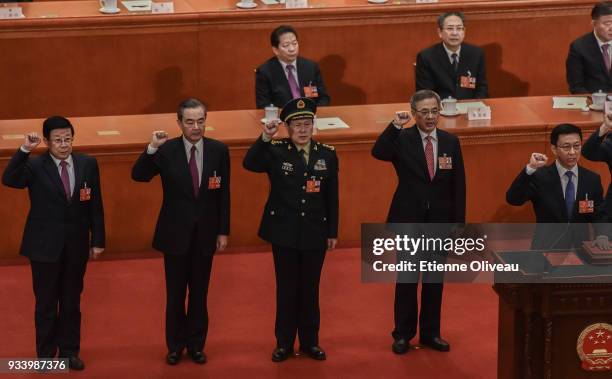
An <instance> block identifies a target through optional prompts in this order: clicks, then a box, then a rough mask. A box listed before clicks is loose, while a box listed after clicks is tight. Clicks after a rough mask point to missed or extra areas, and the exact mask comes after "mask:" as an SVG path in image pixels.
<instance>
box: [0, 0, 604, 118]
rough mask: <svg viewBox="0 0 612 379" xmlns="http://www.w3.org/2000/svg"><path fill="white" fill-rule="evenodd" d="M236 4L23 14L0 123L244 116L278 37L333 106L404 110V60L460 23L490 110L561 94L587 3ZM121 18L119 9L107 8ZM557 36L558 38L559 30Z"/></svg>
mask: <svg viewBox="0 0 612 379" xmlns="http://www.w3.org/2000/svg"><path fill="white" fill-rule="evenodd" d="M236 1H237V0H222V1H221V0H176V1H175V2H174V4H175V9H176V13H175V14H171V15H151V14H128V12H127V11H126V10H125V9H122V12H121V13H120V14H117V15H104V14H101V13H99V12H98V8H99V3H98V2H97V1H92V0H88V1H52V2H34V3H24V4H22V5H23V7H24V12H25V14H26V16H27V18H26V19H23V20H2V21H0V43H1V45H2V48H3V52H4V53H3V54H0V72H2V73H3V74H2V76H1V78H2V86H3V90H2V91H1V92H0V104H2V107H0V119H23V118H37V117H46V116H49V115H51V114H63V115H66V116H96V115H120V114H144V113H164V112H173V111H174V110H175V107H176V104H178V103H179V102H180V101H181V100H182V99H184V98H185V97H188V96H198V97H201V98H202V99H204V100H205V101H207V102H208V103H209V105H210V109H211V110H225V109H250V108H253V107H254V106H255V94H254V81H255V78H254V73H253V70H254V69H255V68H256V67H257V66H258V65H259V64H261V63H262V62H264V61H265V60H266V59H267V58H269V57H270V56H271V55H272V52H271V48H270V44H269V34H270V32H271V30H272V29H273V28H274V27H276V26H278V25H279V24H281V23H289V24H292V25H294V26H295V27H296V28H297V30H298V32H299V34H300V45H301V54H302V55H303V56H305V57H308V58H311V59H314V60H316V61H318V62H319V63H320V65H321V68H322V71H323V75H324V78H325V82H326V84H327V85H328V87H329V92H330V94H331V97H332V104H333V105H349V104H377V103H394V102H402V101H407V99H408V98H409V96H410V95H411V93H412V92H413V90H414V70H413V63H414V62H415V60H416V54H417V52H418V51H420V50H422V49H423V48H425V47H427V46H429V45H431V44H433V43H435V42H437V41H438V36H437V31H436V24H435V22H436V17H437V16H438V15H439V14H440V13H441V12H444V11H448V10H461V11H463V12H465V14H466V17H467V22H466V26H467V37H466V41H467V42H470V43H473V44H477V45H480V46H483V47H484V49H485V51H486V59H487V71H488V78H489V81H490V88H491V90H490V93H491V96H493V97H507V96H528V95H529V96H533V95H550V94H557V93H564V92H566V91H567V85H566V83H565V58H566V56H567V50H568V46H569V43H570V42H571V41H572V40H573V39H575V38H577V37H578V36H580V35H582V34H583V33H585V32H587V31H589V30H590V29H591V25H590V17H589V12H590V9H591V8H592V6H593V4H594V1H593V0H508V1H492V0H491V1H483V0H471V1H468V0H463V1H457V0H441V1H440V2H439V3H436V4H415V3H413V2H412V1H405V0H390V2H389V3H387V4H383V5H372V4H368V3H367V2H366V0H311V1H310V4H311V8H310V9H302V10H287V9H283V8H282V7H281V6H280V5H275V6H264V5H263V4H261V3H260V2H258V7H257V8H256V9H253V10H239V9H236V8H235V6H234V4H235V2H236ZM121 7H122V6H121ZM560 26H562V27H560Z"/></svg>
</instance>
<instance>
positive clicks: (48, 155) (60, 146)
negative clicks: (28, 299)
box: [2, 116, 104, 370]
mask: <svg viewBox="0 0 612 379" xmlns="http://www.w3.org/2000/svg"><path fill="white" fill-rule="evenodd" d="M73 140H74V128H73V126H72V124H71V123H70V121H69V120H68V119H66V118H64V117H61V116H53V117H49V118H48V119H46V120H45V121H44V123H43V141H44V142H45V144H46V145H47V147H48V151H47V152H45V153H44V154H42V155H40V156H38V157H34V158H30V153H31V152H32V151H33V150H34V149H35V148H36V146H38V144H39V143H40V142H41V139H40V137H39V136H38V134H37V133H34V132H33V133H29V134H28V135H27V136H26V137H25V141H24V143H23V145H22V146H21V147H20V148H19V150H17V152H16V153H15V155H13V157H12V158H11V160H10V162H9V163H8V165H7V167H6V169H5V170H4V174H3V175H2V183H3V184H4V185H6V186H9V187H14V188H26V187H27V188H28V192H29V195H30V212H29V213H28V218H27V221H26V225H25V230H24V232H23V240H22V243H21V255H24V256H26V257H28V258H29V259H30V264H31V267H32V282H33V287H34V296H35V298H36V311H35V325H36V353H37V355H38V357H39V358H53V357H55V355H56V354H57V351H58V349H59V357H62V358H68V364H69V367H70V368H71V369H74V370H83V369H84V368H85V365H84V364H83V361H81V360H80V359H79V350H80V340H81V310H80V307H81V292H82V291H83V277H84V275H85V268H86V266H87V260H88V258H90V257H91V258H97V257H98V256H99V255H100V254H101V253H102V252H103V251H104V211H103V208H102V192H101V190H100V174H99V171H98V163H97V162H96V159H95V158H93V157H89V156H87V155H84V154H79V153H73V152H72V142H73ZM90 246H91V247H90Z"/></svg>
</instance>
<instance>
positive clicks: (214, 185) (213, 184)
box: [208, 172, 221, 190]
mask: <svg viewBox="0 0 612 379" xmlns="http://www.w3.org/2000/svg"><path fill="white" fill-rule="evenodd" d="M219 188H221V177H220V176H217V172H215V173H214V174H213V176H211V177H210V178H208V189H209V190H216V189H219Z"/></svg>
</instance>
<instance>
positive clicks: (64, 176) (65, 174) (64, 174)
mask: <svg viewBox="0 0 612 379" xmlns="http://www.w3.org/2000/svg"><path fill="white" fill-rule="evenodd" d="M67 166H68V162H66V161H60V167H61V168H62V171H61V173H60V177H61V178H62V184H63V185H64V193H65V194H66V200H68V202H70V198H71V196H70V195H71V193H70V176H68V168H67Z"/></svg>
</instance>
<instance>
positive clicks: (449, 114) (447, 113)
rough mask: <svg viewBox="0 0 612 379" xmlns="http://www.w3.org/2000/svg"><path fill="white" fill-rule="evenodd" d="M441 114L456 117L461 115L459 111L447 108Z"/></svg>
mask: <svg viewBox="0 0 612 379" xmlns="http://www.w3.org/2000/svg"><path fill="white" fill-rule="evenodd" d="M440 114H441V115H442V116H445V117H454V116H458V115H459V111H454V112H447V111H445V110H441V111H440Z"/></svg>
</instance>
